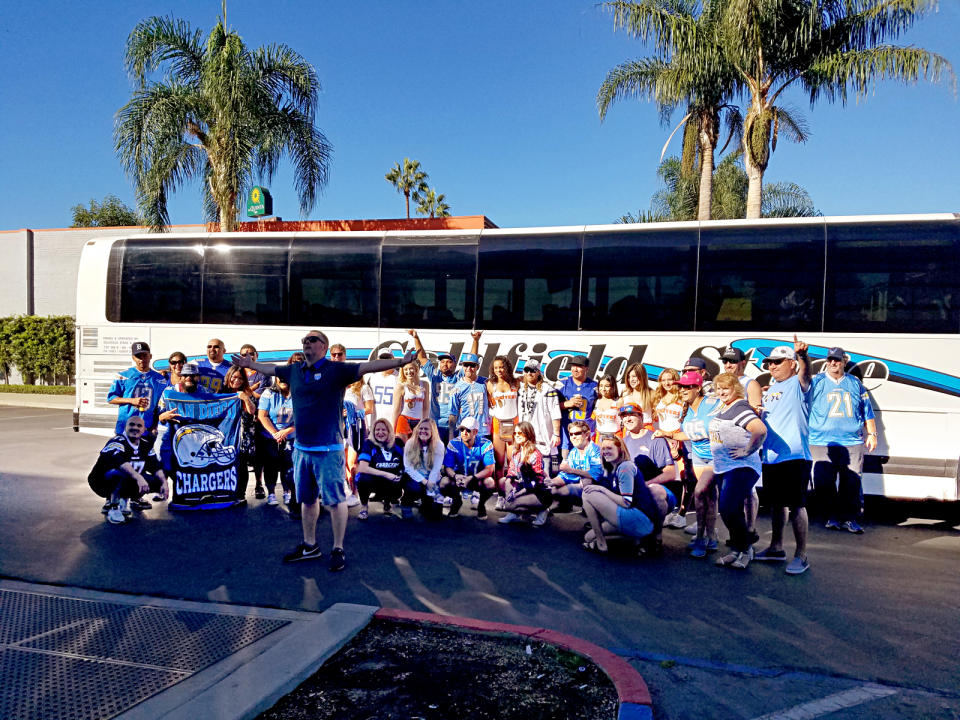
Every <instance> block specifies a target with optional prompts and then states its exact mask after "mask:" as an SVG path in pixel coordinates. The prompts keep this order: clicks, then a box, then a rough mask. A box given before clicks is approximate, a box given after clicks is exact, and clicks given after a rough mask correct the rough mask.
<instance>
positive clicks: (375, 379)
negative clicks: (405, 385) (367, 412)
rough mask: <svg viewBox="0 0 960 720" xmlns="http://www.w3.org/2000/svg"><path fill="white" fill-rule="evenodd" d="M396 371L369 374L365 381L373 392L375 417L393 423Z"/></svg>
mask: <svg viewBox="0 0 960 720" xmlns="http://www.w3.org/2000/svg"><path fill="white" fill-rule="evenodd" d="M397 379H398V375H397V374H396V373H390V374H389V375H384V374H383V373H382V372H378V373H373V374H372V375H367V377H366V379H365V381H364V382H366V384H367V385H368V386H369V388H370V390H371V391H372V392H373V402H374V404H375V408H376V409H375V410H374V419H376V420H379V419H380V418H383V419H384V420H387V421H389V422H390V424H391V425H392V424H393V396H394V393H395V392H396V391H397Z"/></svg>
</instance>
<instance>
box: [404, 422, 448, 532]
mask: <svg viewBox="0 0 960 720" xmlns="http://www.w3.org/2000/svg"><path fill="white" fill-rule="evenodd" d="M445 452H446V448H444V446H443V441H442V440H440V432H439V431H438V430H437V424H436V423H435V422H434V421H433V420H431V419H430V418H424V419H423V420H421V421H420V422H419V423H418V424H417V426H416V427H415V428H414V430H413V435H411V436H410V439H409V440H408V441H407V443H406V445H404V446H403V477H402V483H403V497H402V498H401V499H400V513H401V517H402V518H403V519H404V520H409V519H410V518H411V517H413V507H414V505H416V502H417V500H419V501H420V514H421V515H423V516H424V517H425V518H427V519H428V520H438V519H440V517H441V515H442V514H443V498H442V497H440V495H439V494H438V492H437V484H438V483H439V482H440V472H441V471H442V470H443V455H444V453H445ZM436 498H439V500H440V502H436V501H435V499H436Z"/></svg>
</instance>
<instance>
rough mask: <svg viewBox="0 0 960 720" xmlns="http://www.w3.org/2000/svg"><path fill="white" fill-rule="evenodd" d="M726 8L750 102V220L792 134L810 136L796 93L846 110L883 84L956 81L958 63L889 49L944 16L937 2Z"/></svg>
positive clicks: (732, 58)
mask: <svg viewBox="0 0 960 720" xmlns="http://www.w3.org/2000/svg"><path fill="white" fill-rule="evenodd" d="M714 1H716V2H719V1H722V2H723V4H724V5H725V7H724V11H723V19H722V21H721V35H722V43H723V47H724V51H725V53H726V56H727V61H728V62H729V63H730V64H732V65H733V66H734V67H736V68H737V72H738V73H739V74H740V76H741V79H742V82H743V83H744V85H745V86H746V87H747V89H748V91H749V95H750V105H749V107H748V109H747V112H746V115H745V118H744V132H743V150H744V162H745V165H746V172H747V176H748V178H749V181H750V187H749V192H748V197H747V217H748V218H755V217H760V215H761V212H762V202H763V201H762V194H763V175H764V173H765V172H766V170H767V166H768V165H769V162H770V155H771V153H772V152H773V151H774V150H775V149H776V146H777V138H778V136H779V135H780V134H781V133H786V134H788V135H790V136H792V137H794V138H795V139H801V140H802V139H803V138H805V137H806V130H805V128H804V127H803V126H802V124H801V123H799V122H798V121H797V118H796V117H794V116H793V115H792V114H791V113H790V112H788V111H787V110H785V109H784V107H783V106H782V103H781V99H782V96H783V93H784V92H785V91H786V90H787V89H788V88H790V87H794V86H797V87H799V88H800V89H801V90H803V91H804V92H805V93H806V94H807V95H808V97H809V99H810V104H811V105H814V104H815V103H816V102H817V101H818V100H819V99H821V98H824V99H826V100H828V101H831V102H832V101H837V100H839V101H840V102H841V104H846V101H847V98H848V96H849V94H850V93H851V92H852V93H853V94H854V96H855V97H857V98H858V99H862V98H865V97H866V96H867V95H868V94H870V92H872V91H873V89H874V88H875V86H876V84H877V82H878V81H879V80H883V79H894V80H900V81H902V82H910V83H915V82H917V81H918V80H920V79H924V80H931V81H933V82H938V81H939V80H940V79H941V78H942V77H945V76H949V77H950V78H951V79H953V85H954V89H955V88H956V80H955V78H954V75H953V69H952V67H951V65H950V63H949V62H948V61H947V60H946V59H945V58H943V57H942V56H940V55H937V54H935V53H932V52H929V51H927V50H924V49H922V48H917V47H912V46H908V47H899V46H894V45H889V44H887V41H888V40H893V39H896V38H898V37H899V36H900V35H901V34H903V33H904V32H905V31H906V30H908V29H909V28H910V27H911V26H912V25H913V24H914V23H915V22H916V21H917V20H919V19H920V18H921V17H923V16H924V15H927V14H929V13H930V12H933V11H934V10H936V8H937V2H936V0H714Z"/></svg>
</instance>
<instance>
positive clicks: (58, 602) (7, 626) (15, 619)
mask: <svg viewBox="0 0 960 720" xmlns="http://www.w3.org/2000/svg"><path fill="white" fill-rule="evenodd" d="M128 607H129V605H118V604H116V603H105V602H96V601H90V600H75V599H73V598H65V597H51V596H50V595H41V594H38V593H28V592H19V591H15V590H0V644H3V645H9V644H10V643H16V642H20V641H21V640H26V639H27V638H31V637H34V636H35V635H39V634H41V633H45V632H49V631H50V630H56V629H57V628H60V627H63V626H65V625H69V624H71V623H74V622H77V621H78V620H92V619H94V618H98V617H104V616H105V615H109V614H110V613H113V612H117V611H119V610H124V609H126V608H128Z"/></svg>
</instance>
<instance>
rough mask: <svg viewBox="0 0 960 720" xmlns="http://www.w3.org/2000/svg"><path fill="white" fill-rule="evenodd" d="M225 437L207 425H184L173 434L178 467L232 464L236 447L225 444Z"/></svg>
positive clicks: (235, 454)
mask: <svg viewBox="0 0 960 720" xmlns="http://www.w3.org/2000/svg"><path fill="white" fill-rule="evenodd" d="M224 440H225V437H224V435H223V433H222V432H220V431H219V430H218V429H217V428H214V427H211V426H209V425H185V426H184V427H182V428H180V429H179V430H177V433H176V435H174V436H173V454H174V455H176V457H177V462H178V463H179V464H180V467H192V468H203V467H206V466H207V465H232V464H233V462H234V460H236V458H237V449H236V448H235V447H234V446H232V445H230V446H225V445H224V444H223V443H224Z"/></svg>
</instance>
